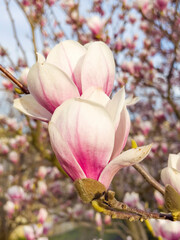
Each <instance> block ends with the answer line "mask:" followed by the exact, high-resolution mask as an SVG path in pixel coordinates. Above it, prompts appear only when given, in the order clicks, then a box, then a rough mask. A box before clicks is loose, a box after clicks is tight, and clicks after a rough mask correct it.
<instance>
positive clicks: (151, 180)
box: [133, 163, 165, 195]
mask: <svg viewBox="0 0 180 240" xmlns="http://www.w3.org/2000/svg"><path fill="white" fill-rule="evenodd" d="M133 167H134V168H135V169H136V170H137V171H138V172H139V173H140V174H141V175H142V176H143V177H144V179H145V180H146V181H147V182H148V183H149V184H151V185H152V186H153V187H154V188H155V189H157V190H158V191H159V192H160V193H161V194H162V195H164V194H165V188H164V187H163V186H162V185H161V184H160V183H159V182H158V181H156V179H154V178H153V177H152V176H151V175H149V174H148V173H147V172H146V171H145V169H144V168H143V167H142V166H141V165H140V164H139V163H138V164H134V165H133Z"/></svg>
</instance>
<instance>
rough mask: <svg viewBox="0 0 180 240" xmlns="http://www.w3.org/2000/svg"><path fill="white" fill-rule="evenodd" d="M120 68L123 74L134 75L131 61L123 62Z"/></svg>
mask: <svg viewBox="0 0 180 240" xmlns="http://www.w3.org/2000/svg"><path fill="white" fill-rule="evenodd" d="M121 68H122V70H123V71H125V72H129V73H130V74H132V75H133V74H134V72H135V71H134V63H133V62H132V61H131V62H123V63H122V65H121Z"/></svg>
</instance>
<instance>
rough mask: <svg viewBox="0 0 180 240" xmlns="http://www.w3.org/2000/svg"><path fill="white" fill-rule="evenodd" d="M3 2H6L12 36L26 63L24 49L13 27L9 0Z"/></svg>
mask: <svg viewBox="0 0 180 240" xmlns="http://www.w3.org/2000/svg"><path fill="white" fill-rule="evenodd" d="M5 4H6V10H7V12H8V15H9V18H10V20H11V24H12V29H13V34H14V38H15V40H16V42H17V45H18V47H19V48H20V49H21V52H22V54H23V56H24V59H25V61H26V63H27V57H26V53H25V51H24V49H23V47H22V45H21V43H20V41H19V39H18V36H17V32H16V27H15V23H14V19H13V17H12V14H11V12H10V9H9V2H8V1H7V0H5Z"/></svg>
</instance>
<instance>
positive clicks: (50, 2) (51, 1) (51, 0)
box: [47, 0, 57, 6]
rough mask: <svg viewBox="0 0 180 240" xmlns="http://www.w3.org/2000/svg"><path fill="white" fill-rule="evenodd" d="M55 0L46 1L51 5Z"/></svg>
mask: <svg viewBox="0 0 180 240" xmlns="http://www.w3.org/2000/svg"><path fill="white" fill-rule="evenodd" d="M56 1H57V0H48V1H47V3H48V4H49V6H52V5H54V4H55V2H56Z"/></svg>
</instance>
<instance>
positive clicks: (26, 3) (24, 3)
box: [22, 0, 31, 7]
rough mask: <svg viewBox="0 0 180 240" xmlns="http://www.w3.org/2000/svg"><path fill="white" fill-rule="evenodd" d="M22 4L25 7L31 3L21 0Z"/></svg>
mask: <svg viewBox="0 0 180 240" xmlns="http://www.w3.org/2000/svg"><path fill="white" fill-rule="evenodd" d="M22 5H24V6H25V7H28V6H30V5H31V3H30V1H29V0H23V1H22Z"/></svg>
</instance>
